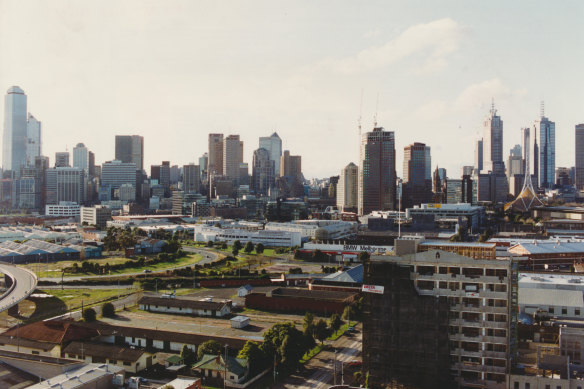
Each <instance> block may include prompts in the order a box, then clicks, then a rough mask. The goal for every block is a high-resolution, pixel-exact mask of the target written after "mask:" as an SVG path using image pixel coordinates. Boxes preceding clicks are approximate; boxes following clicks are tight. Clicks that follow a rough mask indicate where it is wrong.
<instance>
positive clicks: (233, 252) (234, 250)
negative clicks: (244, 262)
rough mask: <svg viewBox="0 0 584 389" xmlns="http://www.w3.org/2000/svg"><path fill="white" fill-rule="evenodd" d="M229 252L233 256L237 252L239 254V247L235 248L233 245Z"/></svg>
mask: <svg viewBox="0 0 584 389" xmlns="http://www.w3.org/2000/svg"><path fill="white" fill-rule="evenodd" d="M231 254H233V255H234V256H235V257H237V254H239V249H237V248H235V245H234V246H233V250H231Z"/></svg>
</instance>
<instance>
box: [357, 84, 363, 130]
mask: <svg viewBox="0 0 584 389" xmlns="http://www.w3.org/2000/svg"><path fill="white" fill-rule="evenodd" d="M362 112H363V89H361V104H360V105H359V119H357V125H358V127H359V141H360V140H361V114H362Z"/></svg>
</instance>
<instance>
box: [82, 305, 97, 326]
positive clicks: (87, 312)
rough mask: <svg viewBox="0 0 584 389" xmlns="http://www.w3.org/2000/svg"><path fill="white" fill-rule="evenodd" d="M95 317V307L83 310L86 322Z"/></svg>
mask: <svg viewBox="0 0 584 389" xmlns="http://www.w3.org/2000/svg"><path fill="white" fill-rule="evenodd" d="M96 318H97V313H96V312H95V309H93V308H87V309H85V310H84V311H83V320H85V321H86V322H87V323H90V322H92V321H95V319H96Z"/></svg>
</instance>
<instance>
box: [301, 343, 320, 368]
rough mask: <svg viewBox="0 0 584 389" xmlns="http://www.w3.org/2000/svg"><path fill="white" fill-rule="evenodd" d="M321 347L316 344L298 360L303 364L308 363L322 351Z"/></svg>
mask: <svg viewBox="0 0 584 389" xmlns="http://www.w3.org/2000/svg"><path fill="white" fill-rule="evenodd" d="M322 347H323V345H322V344H317V345H316V346H314V347H313V348H311V349H310V350H308V352H307V353H306V354H304V356H303V357H302V358H300V363H301V364H305V363H306V362H308V361H310V360H311V359H312V357H314V356H315V355H316V354H318V353H319V352H320V351H321V350H322Z"/></svg>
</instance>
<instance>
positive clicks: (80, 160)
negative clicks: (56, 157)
mask: <svg viewBox="0 0 584 389" xmlns="http://www.w3.org/2000/svg"><path fill="white" fill-rule="evenodd" d="M73 167H77V168H79V169H83V170H85V172H86V173H88V172H89V150H88V149H87V147H85V145H84V144H83V143H77V145H76V146H75V147H74V148H73Z"/></svg>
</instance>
